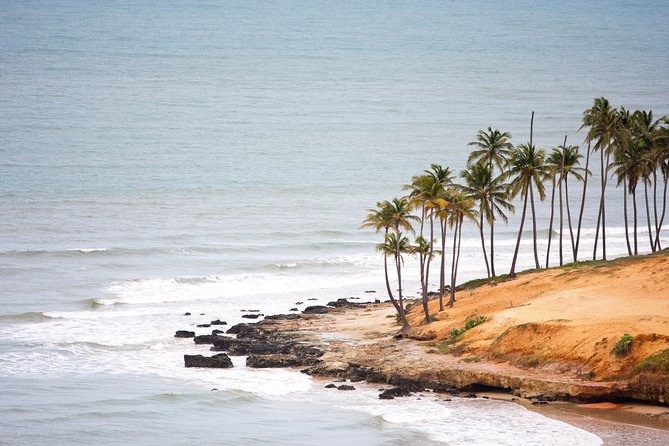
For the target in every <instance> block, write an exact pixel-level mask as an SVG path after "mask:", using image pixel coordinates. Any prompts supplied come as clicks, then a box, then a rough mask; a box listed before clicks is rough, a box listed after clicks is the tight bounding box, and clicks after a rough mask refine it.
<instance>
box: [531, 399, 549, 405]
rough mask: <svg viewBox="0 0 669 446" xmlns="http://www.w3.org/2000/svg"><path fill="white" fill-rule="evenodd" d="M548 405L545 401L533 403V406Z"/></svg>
mask: <svg viewBox="0 0 669 446" xmlns="http://www.w3.org/2000/svg"><path fill="white" fill-rule="evenodd" d="M546 404H548V401H543V400H540V401H532V405H533V406H545V405H546Z"/></svg>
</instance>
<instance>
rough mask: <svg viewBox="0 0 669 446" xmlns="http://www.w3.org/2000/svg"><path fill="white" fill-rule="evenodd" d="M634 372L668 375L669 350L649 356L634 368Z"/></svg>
mask: <svg viewBox="0 0 669 446" xmlns="http://www.w3.org/2000/svg"><path fill="white" fill-rule="evenodd" d="M634 371H635V372H637V373H657V374H661V375H669V349H667V350H662V351H659V352H657V353H655V354H652V355H650V356H649V357H647V358H646V359H644V360H643V361H641V362H640V363H639V364H638V365H637V366H636V367H634Z"/></svg>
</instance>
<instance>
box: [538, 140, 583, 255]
mask: <svg viewBox="0 0 669 446" xmlns="http://www.w3.org/2000/svg"><path fill="white" fill-rule="evenodd" d="M581 158H583V155H580V154H579V153H578V146H568V145H567V136H565V139H564V143H563V144H562V145H561V146H558V147H556V148H554V149H553V151H552V152H551V154H550V155H549V156H548V159H547V165H548V166H549V167H550V169H551V172H550V175H549V176H550V177H551V179H552V180H553V181H554V180H555V176H556V175H557V176H559V179H558V182H557V186H558V195H559V200H560V265H562V264H563V260H562V239H563V237H562V233H563V226H564V224H563V211H562V209H563V206H562V200H563V196H564V202H565V208H566V210H567V226H568V228H569V237H570V240H571V250H572V255H573V258H574V262H575V261H576V250H577V246H576V240H575V239H574V230H573V227H572V223H571V209H570V206H569V177H570V176H571V177H574V178H575V179H576V180H577V181H585V178H584V176H583V175H584V174H585V172H586V169H584V168H582V167H580V161H579V160H580V159H581ZM563 184H564V195H563V193H562V185H563ZM555 186H556V184H555V182H554V184H553V193H551V219H550V221H551V224H550V227H549V234H548V249H547V254H546V268H548V257H549V254H550V245H551V235H552V232H553V231H552V229H553V200H554V197H553V194H554V192H555Z"/></svg>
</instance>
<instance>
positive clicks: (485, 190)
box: [460, 163, 514, 278]
mask: <svg viewBox="0 0 669 446" xmlns="http://www.w3.org/2000/svg"><path fill="white" fill-rule="evenodd" d="M460 176H461V177H462V178H463V179H464V180H465V184H464V185H463V186H462V187H461V189H462V191H464V192H465V193H466V194H467V196H469V197H470V198H472V199H474V201H476V202H478V204H479V210H478V214H479V221H478V227H479V234H480V236H481V248H482V250H483V259H484V261H485V264H486V269H487V271H488V278H490V277H491V276H495V270H494V265H493V255H494V253H495V252H494V248H493V246H494V244H493V243H494V238H493V234H494V233H493V228H494V222H495V219H496V218H497V217H500V218H502V219H503V220H504V221H505V222H506V221H508V218H507V217H506V214H505V213H504V210H507V211H512V210H513V209H514V207H513V205H512V204H511V203H510V202H509V200H510V198H509V191H508V186H507V185H506V184H505V183H504V179H503V177H502V176H497V177H493V170H492V166H491V165H490V164H481V163H476V164H472V165H470V166H469V167H468V168H467V169H466V170H463V171H462V172H461V173H460ZM484 218H485V219H486V220H487V221H488V223H489V224H490V227H491V232H490V236H491V239H490V262H488V256H487V254H486V247H485V238H484V235H483V219H484Z"/></svg>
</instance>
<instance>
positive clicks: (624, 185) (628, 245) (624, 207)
mask: <svg viewBox="0 0 669 446" xmlns="http://www.w3.org/2000/svg"><path fill="white" fill-rule="evenodd" d="M623 215H624V217H625V240H626V241H627V253H628V254H629V255H632V247H631V246H630V233H629V229H628V228H627V176H623Z"/></svg>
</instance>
